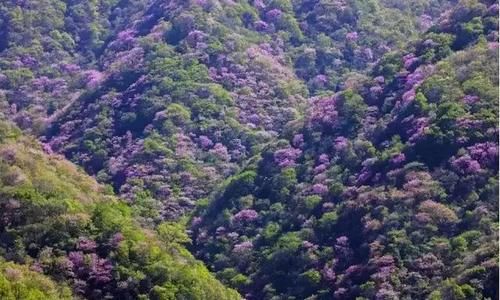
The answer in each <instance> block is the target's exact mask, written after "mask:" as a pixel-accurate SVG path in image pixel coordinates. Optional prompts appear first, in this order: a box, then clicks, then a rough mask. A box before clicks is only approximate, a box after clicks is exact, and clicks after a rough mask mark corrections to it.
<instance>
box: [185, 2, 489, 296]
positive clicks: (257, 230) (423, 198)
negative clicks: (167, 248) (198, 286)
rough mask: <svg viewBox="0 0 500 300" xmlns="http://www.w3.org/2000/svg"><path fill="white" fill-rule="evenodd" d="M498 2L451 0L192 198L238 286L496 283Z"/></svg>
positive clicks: (199, 229)
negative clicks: (205, 196)
mask: <svg viewBox="0 0 500 300" xmlns="http://www.w3.org/2000/svg"><path fill="white" fill-rule="evenodd" d="M497 13H498V6H495V5H492V6H489V5H488V3H487V2H486V3H479V2H474V1H470V2H462V3H461V4H460V5H458V6H457V7H455V8H453V9H452V10H450V11H449V12H448V13H447V14H445V15H443V17H442V18H441V19H440V20H439V21H438V25H436V26H434V27H433V28H431V29H430V30H429V32H428V33H426V34H425V35H424V36H422V38H421V39H420V40H419V41H417V42H415V43H414V44H412V45H410V46H409V48H408V50H406V51H398V52H393V53H390V54H387V55H385V56H384V57H383V58H382V60H381V61H380V63H379V64H377V65H376V66H375V67H374V69H373V71H372V74H371V76H370V78H366V79H361V80H359V79H358V80H357V81H353V82H352V83H351V85H350V87H349V88H348V89H346V90H344V91H341V92H339V93H336V94H330V95H324V96H318V97H314V98H312V99H310V105H309V109H308V113H307V114H306V116H305V118H304V120H303V121H302V122H300V123H297V124H296V125H295V126H294V127H291V128H289V130H288V131H286V132H285V133H284V134H283V135H282V139H280V140H279V141H277V142H276V143H273V144H271V145H269V146H268V147H267V148H266V149H265V150H264V151H263V152H262V153H261V154H260V155H258V156H256V157H255V158H254V160H253V163H252V164H250V165H249V166H247V168H246V169H245V170H244V171H243V172H242V173H239V174H238V175H236V176H234V177H233V178H230V179H228V180H227V183H226V185H225V186H224V188H222V189H221V190H220V191H219V192H218V193H216V194H215V195H214V196H213V198H212V201H211V202H210V203H209V204H208V205H206V206H200V207H199V208H198V211H197V212H195V214H194V215H195V216H196V217H195V218H193V221H192V229H193V232H194V235H193V238H194V240H195V243H194V247H193V250H194V251H195V254H196V256H197V257H199V258H200V259H202V260H204V261H206V262H207V264H208V265H209V267H210V268H211V269H212V270H214V271H215V272H217V275H218V277H219V278H220V279H221V280H223V281H224V282H226V283H228V284H229V285H231V286H233V287H235V288H238V289H239V290H240V291H242V293H243V294H245V295H246V297H247V298H248V299H282V298H284V299H286V298H290V297H292V298H295V299H306V298H307V299H331V297H332V296H333V297H334V298H335V299H400V298H403V299H495V298H496V297H498V296H497V295H498V286H497V283H496V282H497V281H498V276H497V273H498V253H497V252H498V251H497V250H498V243H497V242H496V241H497V240H498V236H497V232H498V223H497V221H498V122H497V119H498V108H497V106H498V42H497V41H496V40H493V41H494V42H491V43H488V41H487V40H486V38H488V39H496V36H497V30H498V27H496V25H493V24H498V19H497Z"/></svg>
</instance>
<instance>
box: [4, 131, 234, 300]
mask: <svg viewBox="0 0 500 300" xmlns="http://www.w3.org/2000/svg"><path fill="white" fill-rule="evenodd" d="M0 170H1V172H0V174H1V175H0V207H1V208H2V209H1V212H0V219H1V222H0V255H1V257H2V258H1V260H2V262H1V263H0V264H1V269H0V270H2V273H0V274H1V275H0V279H1V281H0V282H1V292H0V294H1V295H2V299H3V297H5V298H6V299H11V298H12V297H14V295H17V296H15V297H16V298H15V299H19V297H21V298H22V299H42V298H44V297H45V296H46V297H49V299H62V298H69V296H70V294H69V289H68V288H67V287H66V288H65V286H66V285H70V286H71V287H72V289H73V292H74V294H75V296H77V297H79V296H81V297H85V298H87V299H104V298H106V299H137V298H144V297H147V298H150V299H239V298H240V297H239V295H238V294H237V293H236V292H234V291H232V290H229V289H226V288H225V287H223V286H222V285H221V284H220V283H219V282H217V281H216V280H215V279H214V278H213V277H212V276H211V275H210V274H209V273H208V271H207V269H206V268H205V267H204V266H203V265H202V264H201V263H200V262H197V261H196V260H194V259H193V257H192V256H191V255H190V254H189V253H188V252H187V250H186V249H185V248H184V247H183V246H182V244H184V243H186V242H188V241H189V239H188V237H187V236H186V235H185V233H184V231H183V229H182V227H181V226H179V225H175V224H170V223H163V224H162V225H160V226H159V227H158V234H156V233H155V232H152V231H150V230H145V229H142V228H141V227H139V226H138V225H137V223H136V222H135V221H134V220H133V211H132V210H131V209H130V208H129V207H128V206H127V205H125V204H124V203H122V202H120V201H119V200H118V199H116V198H115V197H114V196H112V195H111V193H112V192H110V191H106V190H105V189H104V187H103V186H100V185H98V184H97V183H96V182H95V181H94V180H93V179H92V178H90V177H88V176H87V175H84V174H83V173H82V172H80V171H78V170H77V168H76V167H75V166H74V165H72V164H71V163H69V162H67V161H65V160H64V158H62V157H60V156H54V155H47V154H45V153H44V152H43V151H42V149H40V146H39V145H38V143H37V142H36V141H34V140H33V139H30V138H26V137H23V136H22V135H20V131H19V130H18V129H16V128H14V127H12V126H11V125H9V123H6V122H1V123H0ZM3 260H7V261H13V262H16V263H18V264H22V265H25V266H16V265H14V264H12V263H6V262H3ZM28 267H29V269H31V270H32V271H28ZM40 273H41V274H46V275H48V276H50V277H51V278H53V279H54V280H55V281H57V282H58V285H57V287H61V288H60V290H59V288H56V285H55V284H54V283H52V282H50V281H49V280H48V279H46V278H44V277H43V276H42V275H40ZM6 280H7V281H6ZM19 293H20V294H19ZM28 294H30V295H31V297H33V298H29V297H28V296H27V295H28ZM23 295H24V296H23Z"/></svg>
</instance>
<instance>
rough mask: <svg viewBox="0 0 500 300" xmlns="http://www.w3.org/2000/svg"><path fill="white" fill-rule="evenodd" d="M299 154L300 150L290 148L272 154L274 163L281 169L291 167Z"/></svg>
mask: <svg viewBox="0 0 500 300" xmlns="http://www.w3.org/2000/svg"><path fill="white" fill-rule="evenodd" d="M301 154H302V151H301V150H300V149H296V148H292V147H289V148H285V149H279V150H277V151H276V152H274V162H275V163H276V164H277V165H278V166H280V167H282V168H286V167H293V166H294V165H295V161H296V160H297V159H298V158H299V157H300V155H301Z"/></svg>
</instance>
